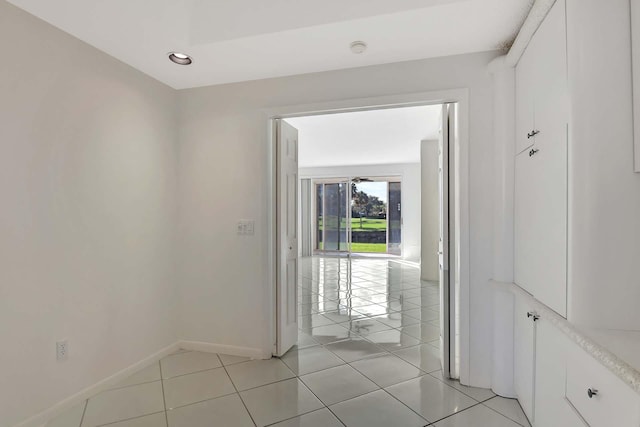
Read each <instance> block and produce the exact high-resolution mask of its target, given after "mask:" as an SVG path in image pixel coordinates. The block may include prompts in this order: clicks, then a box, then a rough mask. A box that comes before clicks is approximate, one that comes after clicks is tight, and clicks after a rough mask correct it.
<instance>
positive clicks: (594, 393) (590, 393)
mask: <svg viewBox="0 0 640 427" xmlns="http://www.w3.org/2000/svg"><path fill="white" fill-rule="evenodd" d="M587 395H588V396H589V399H593V396H597V395H598V390H596V389H595V388H590V389H588V390H587Z"/></svg>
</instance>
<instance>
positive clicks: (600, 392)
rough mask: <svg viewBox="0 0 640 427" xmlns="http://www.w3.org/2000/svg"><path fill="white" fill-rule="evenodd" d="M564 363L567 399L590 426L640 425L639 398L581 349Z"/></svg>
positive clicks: (572, 353)
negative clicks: (565, 364)
mask: <svg viewBox="0 0 640 427" xmlns="http://www.w3.org/2000/svg"><path fill="white" fill-rule="evenodd" d="M569 357H570V361H571V363H568V364H567V386H566V396H567V399H568V400H569V401H570V402H571V403H572V404H573V406H574V407H575V408H576V409H577V410H578V412H579V413H580V415H582V417H583V418H584V419H585V421H586V422H587V423H589V426H591V427H609V426H620V427H622V426H634V427H635V426H639V425H640V396H639V395H638V394H637V393H636V392H635V391H633V390H632V389H631V388H629V387H628V386H627V385H626V384H625V383H623V382H622V380H620V379H619V378H617V377H616V376H614V375H613V374H612V373H611V372H610V371H609V370H608V369H606V368H605V367H604V366H602V365H601V364H600V363H598V362H597V361H596V360H595V359H594V358H593V357H591V356H590V355H589V354H586V353H585V352H584V351H583V350H582V349H581V348H579V347H578V346H576V345H574V346H573V347H572V348H571V349H570V351H569Z"/></svg>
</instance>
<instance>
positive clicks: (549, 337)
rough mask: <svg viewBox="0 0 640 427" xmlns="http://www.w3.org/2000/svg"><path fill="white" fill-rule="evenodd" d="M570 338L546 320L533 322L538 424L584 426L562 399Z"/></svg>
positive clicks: (566, 426) (568, 426) (563, 397)
mask: <svg viewBox="0 0 640 427" xmlns="http://www.w3.org/2000/svg"><path fill="white" fill-rule="evenodd" d="M569 345H571V342H570V341H569V339H568V338H567V336H566V335H564V334H563V333H562V332H560V330H558V329H557V328H556V327H555V326H553V325H552V324H551V323H550V322H549V321H547V320H545V319H544V318H541V319H540V320H538V321H537V322H536V368H535V402H536V406H535V419H536V425H538V426H563V427H585V424H584V422H583V421H582V419H581V418H580V416H579V415H578V414H577V413H576V410H575V409H574V408H573V407H572V406H571V405H570V404H569V402H568V401H567V400H566V399H565V382H566V378H567V369H566V368H567V361H568V360H567V354H568V353H569Z"/></svg>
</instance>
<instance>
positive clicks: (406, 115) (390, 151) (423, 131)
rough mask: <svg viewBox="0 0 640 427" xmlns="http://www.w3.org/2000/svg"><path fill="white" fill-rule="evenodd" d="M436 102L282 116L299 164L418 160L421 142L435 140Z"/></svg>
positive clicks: (439, 109) (410, 161) (386, 162)
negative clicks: (291, 130) (294, 137)
mask: <svg viewBox="0 0 640 427" xmlns="http://www.w3.org/2000/svg"><path fill="white" fill-rule="evenodd" d="M441 110H442V107H441V106H440V105H433V106H423V107H405V108H394V109H385V110H371V111H362V112H352V113H339V114H326V115H319V116H307V117H296V118H290V119H286V121H287V122H289V123H290V124H291V125H292V126H293V127H295V128H296V129H298V140H299V141H300V145H299V155H298V156H299V157H298V162H299V166H300V167H303V168H304V167H322V166H346V165H378V164H396V163H418V162H420V141H422V140H425V139H431V140H433V139H437V138H438V130H439V128H440V126H439V123H440V122H439V117H440V111H441Z"/></svg>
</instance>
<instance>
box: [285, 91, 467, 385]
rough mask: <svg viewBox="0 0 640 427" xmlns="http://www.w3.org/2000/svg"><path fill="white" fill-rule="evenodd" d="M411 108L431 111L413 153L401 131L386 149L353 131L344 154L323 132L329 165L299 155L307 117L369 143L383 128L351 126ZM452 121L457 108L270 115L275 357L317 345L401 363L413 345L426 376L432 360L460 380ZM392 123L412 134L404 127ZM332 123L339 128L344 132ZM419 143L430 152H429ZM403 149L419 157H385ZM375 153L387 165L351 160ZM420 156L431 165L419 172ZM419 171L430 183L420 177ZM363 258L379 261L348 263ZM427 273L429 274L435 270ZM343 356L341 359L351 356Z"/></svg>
mask: <svg viewBox="0 0 640 427" xmlns="http://www.w3.org/2000/svg"><path fill="white" fill-rule="evenodd" d="M419 108H426V109H430V110H431V111H432V113H433V112H435V118H434V116H433V115H432V116H431V122H430V124H431V125H432V126H433V128H434V129H435V132H434V133H433V134H430V135H424V134H422V135H420V136H418V137H416V138H415V140H414V141H413V144H414V148H413V150H405V149H403V147H402V145H401V143H400V141H399V140H398V139H399V138H398V135H400V133H399V132H395V133H392V136H391V137H389V136H387V138H386V145H387V146H388V149H387V150H386V151H385V150H376V149H375V148H374V147H372V146H365V147H364V148H363V147H362V146H358V144H357V141H358V139H357V138H355V137H354V135H352V134H351V135H348V136H349V138H348V141H345V140H339V141H337V143H338V146H339V147H340V150H338V151H336V150H335V149H331V147H330V145H331V144H330V141H335V139H338V138H334V139H328V138H327V137H326V135H323V139H322V140H321V141H323V142H321V143H320V144H318V147H316V149H320V150H323V149H324V151H325V154H326V153H329V155H325V157H324V158H325V160H326V159H329V161H330V162H334V163H333V164H331V163H330V164H319V163H318V162H319V161H320V160H319V159H320V158H322V156H321V155H317V153H316V154H312V155H310V156H309V153H308V152H306V151H308V150H307V147H306V146H305V144H307V142H308V140H310V139H312V138H313V136H312V133H310V132H309V129H311V130H313V126H309V122H314V121H316V122H322V121H324V122H325V123H324V124H323V125H322V126H323V128H324V130H325V131H326V130H327V129H326V128H327V126H326V122H327V121H330V120H331V119H332V118H334V117H335V118H339V119H338V121H340V120H350V121H351V122H352V125H354V128H359V129H361V130H363V129H364V130H366V131H369V132H370V133H369V134H366V132H364V133H363V134H365V135H367V136H366V137H365V138H369V139H370V138H371V135H372V133H371V132H374V133H375V132H376V129H378V132H380V128H379V127H378V128H376V126H377V125H379V124H380V123H381V122H378V123H374V124H371V122H369V123H366V121H365V122H359V123H358V120H359V119H361V118H362V117H363V116H364V115H365V114H367V113H382V112H384V113H387V114H388V113H391V112H392V111H395V112H399V114H400V115H402V114H405V115H406V114H407V113H409V112H411V110H412V109H413V110H414V112H419ZM421 113H423V114H422V116H421V117H420V120H421V121H422V122H429V116H428V115H425V114H424V111H422V112H421ZM332 116H333V117H332ZM348 116H350V117H348ZM358 116H359V117H358ZM456 117H457V112H456V104H455V103H445V104H438V105H425V106H415V105H412V106H401V107H395V108H393V109H392V108H370V109H367V110H358V111H356V112H346V113H345V112H340V113H322V114H314V115H311V116H309V115H307V116H296V117H289V118H280V119H274V122H273V124H274V128H275V130H276V132H275V135H274V139H275V142H276V146H277V148H276V153H275V154H276V155H275V159H276V171H277V174H276V182H275V187H276V194H277V198H276V206H275V207H276V218H277V226H278V227H277V230H276V238H277V242H278V244H277V255H276V288H275V289H276V331H277V334H276V345H275V348H274V354H275V355H276V356H280V357H283V361H285V363H287V362H286V358H287V357H295V356H291V355H292V354H293V355H298V354H299V353H300V352H301V350H302V349H304V348H305V347H308V346H311V347H314V346H322V347H323V348H324V349H326V350H330V351H333V352H334V353H335V354H336V355H338V357H339V358H340V357H341V356H340V354H339V353H340V352H343V351H346V353H350V352H351V351H352V350H353V351H355V352H356V353H358V352H359V351H360V352H362V351H363V353H362V354H364V355H365V356H362V357H368V356H370V355H372V354H377V353H376V352H382V353H384V352H388V353H392V354H393V355H394V356H397V357H400V358H402V355H405V356H406V357H408V358H409V357H410V356H408V354H409V353H411V352H404V351H403V350H407V349H409V348H410V347H413V348H414V349H413V350H412V351H416V349H420V350H421V353H424V352H425V351H426V352H427V353H429V352H430V353H431V355H432V356H434V358H431V359H430V360H429V363H431V365H430V366H428V368H429V369H431V368H433V364H434V363H435V362H437V367H436V368H434V369H439V370H442V372H443V375H444V376H445V377H448V378H458V376H459V361H460V358H459V353H458V348H459V331H460V330H459V327H458V325H457V323H456V322H455V319H456V313H457V311H456V307H457V306H458V304H459V300H458V297H457V295H458V294H457V293H456V286H455V284H456V280H455V279H456V278H457V272H456V271H457V269H458V268H459V259H460V258H459V257H456V256H455V254H456V252H455V251H456V250H457V245H456V243H455V239H456V238H457V237H456V236H457V229H458V227H459V218H457V217H456V212H457V210H456V209H457V206H456V204H455V201H456V194H454V192H455V188H456V187H455V180H454V176H455V175H454V174H449V170H452V171H453V170H454V169H453V167H451V168H450V166H454V161H455V156H454V155H453V153H454V151H455V149H456V145H455V144H456V143H457V142H456V141H457V137H458V136H457V135H458V133H457V125H456ZM319 119H321V120H319ZM305 121H306V122H307V123H306V124H305ZM382 122H384V120H382ZM387 125H388V123H387ZM397 125H398V126H401V127H405V128H407V127H409V126H408V125H407V123H406V122H400V123H397ZM337 128H338V130H339V131H340V132H343V133H344V130H345V129H344V127H342V128H341V127H340V126H337ZM382 133H384V132H382ZM347 134H348V132H347ZM354 146H355V147H354ZM425 147H430V149H431V152H430V154H429V155H426V154H425V153H426V152H427V150H426V148H425ZM434 147H435V151H433V148H434ZM349 150H351V151H354V150H355V151H357V152H358V156H356V157H353V156H351V157H350V156H348V155H347V154H348V152H349ZM312 151H313V150H312ZM305 152H306V153H305ZM407 152H412V153H413V154H414V156H416V157H417V161H414V162H410V161H409V162H406V163H398V162H393V158H394V155H397V154H399V153H400V154H401V155H406V154H407ZM450 152H451V156H450V155H449V153H450ZM372 153H373V157H374V158H376V156H378V157H377V158H378V159H380V158H383V159H384V162H383V161H377V162H371V161H369V162H368V163H365V164H357V161H362V158H364V157H366V156H367V155H371V154H372ZM434 153H435V156H434ZM309 158H312V159H313V161H314V162H316V163H315V164H312V165H305V164H304V163H301V164H298V160H299V159H309ZM423 158H425V159H426V158H429V159H431V161H432V163H431V164H429V165H428V166H426V165H423V164H422V163H421V160H422V159H423ZM354 162H356V163H354ZM385 162H386V163H385ZM409 164H412V165H413V166H414V171H413V175H412V172H406V171H404V170H402V171H400V172H399V171H398V168H400V169H402V168H401V167H400V165H402V166H407V165H409ZM425 167H428V168H431V170H430V172H431V176H433V173H434V172H435V174H436V177H438V178H436V179H435V180H433V179H431V180H430V181H429V182H426V183H425V182H423V177H424V176H425V174H424V173H422V170H423V169H425ZM407 168H408V169H411V167H407ZM416 171H417V173H416ZM411 175H412V176H411ZM412 182H414V184H415V182H417V189H416V188H415V185H414V187H413V188H412ZM423 183H425V184H427V186H428V185H431V186H432V187H433V186H435V192H434V191H431V192H430V193H429V194H430V195H431V196H429V197H431V198H430V199H428V201H427V205H430V206H431V207H432V208H434V207H435V209H431V216H430V217H429V218H425V217H424V215H423V210H424V209H422V207H423V206H424V205H425V200H423V199H422V196H423V195H424V194H427V193H426V192H423V191H421V188H420V185H421V184H423ZM434 194H435V196H434ZM412 206H413V207H412ZM434 212H435V217H436V219H435V220H434V215H433V214H434ZM411 216H413V218H412V219H411V220H409V217H411ZM416 218H417V220H416ZM412 221H413V224H412ZM416 224H417V227H416ZM434 224H435V229H431V230H429V233H427V234H428V235H429V236H430V238H431V241H430V242H428V243H429V244H425V242H426V241H427V240H428V239H427V240H425V235H424V233H422V231H421V228H422V227H429V226H433V225H434ZM412 226H413V227H415V228H411V227H412ZM416 230H417V231H416ZM434 236H437V237H436V240H435V241H433V237H434ZM412 237H413V238H414V240H413V241H412V240H411V238H412ZM360 254H363V255H369V256H371V255H374V256H376V257H375V258H355V259H353V257H352V255H360ZM426 259H430V261H429V262H430V263H431V264H435V265H436V267H435V271H436V273H435V274H436V277H434V276H431V277H429V278H427V280H423V279H425V277H422V276H421V265H422V266H423V267H424V265H425V260H426ZM450 259H451V263H450V262H449V260H450ZM450 264H451V266H450ZM427 270H428V269H426V268H423V269H422V271H427ZM430 271H431V274H433V271H434V269H433V268H432V269H431V270H430ZM458 283H459V282H458ZM363 346H364V347H367V350H363ZM350 347H353V348H350ZM291 349H293V351H292V352H290V353H287V352H288V351H289V350H291ZM358 349H359V350H358ZM371 352H373V353H371ZM346 353H343V354H342V355H343V356H345V357H347V358H350V357H352V356H351V355H349V354H346ZM405 353H406V354H405ZM355 357H361V356H355ZM343 360H344V359H343ZM405 360H406V361H407V362H408V363H411V361H409V360H408V359H405ZM416 363H417V364H418V365H420V364H421V363H422V362H418V361H416ZM414 365H415V364H414ZM418 365H415V366H417V367H418V368H420V366H418ZM422 368H427V367H425V366H422ZM431 370H433V369H431Z"/></svg>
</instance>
